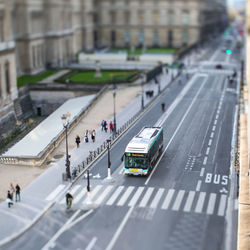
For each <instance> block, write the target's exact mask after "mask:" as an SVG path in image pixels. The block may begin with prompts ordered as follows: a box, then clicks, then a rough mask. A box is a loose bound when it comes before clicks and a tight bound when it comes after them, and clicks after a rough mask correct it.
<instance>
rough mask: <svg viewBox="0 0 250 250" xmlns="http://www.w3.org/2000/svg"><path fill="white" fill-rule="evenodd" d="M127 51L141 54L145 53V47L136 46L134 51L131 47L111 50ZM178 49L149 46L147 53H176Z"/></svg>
mask: <svg viewBox="0 0 250 250" xmlns="http://www.w3.org/2000/svg"><path fill="white" fill-rule="evenodd" d="M119 51H121V52H127V53H128V54H129V55H130V54H134V55H141V54H142V53H143V49H139V48H136V49H135V50H134V52H133V53H132V51H131V50H130V49H112V50H110V52H119ZM175 51H176V49H173V48H147V49H146V51H145V53H156V54H164V53H174V52H175Z"/></svg>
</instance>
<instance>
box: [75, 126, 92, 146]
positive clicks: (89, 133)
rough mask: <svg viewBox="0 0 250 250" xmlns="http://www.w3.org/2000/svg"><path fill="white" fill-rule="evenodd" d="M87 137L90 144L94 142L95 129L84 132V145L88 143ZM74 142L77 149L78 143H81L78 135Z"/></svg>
mask: <svg viewBox="0 0 250 250" xmlns="http://www.w3.org/2000/svg"><path fill="white" fill-rule="evenodd" d="M89 136H90V138H91V140H92V142H95V138H96V132H95V129H93V130H92V131H91V132H90V131H89V130H88V129H87V130H86V131H85V134H84V142H86V143H88V142H89ZM75 142H76V146H77V147H78V148H79V146H80V143H81V138H80V136H79V135H77V136H76V139H75Z"/></svg>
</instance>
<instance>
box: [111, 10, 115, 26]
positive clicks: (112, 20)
mask: <svg viewBox="0 0 250 250" xmlns="http://www.w3.org/2000/svg"><path fill="white" fill-rule="evenodd" d="M110 17H111V24H115V23H116V16H115V12H114V11H111V13H110Z"/></svg>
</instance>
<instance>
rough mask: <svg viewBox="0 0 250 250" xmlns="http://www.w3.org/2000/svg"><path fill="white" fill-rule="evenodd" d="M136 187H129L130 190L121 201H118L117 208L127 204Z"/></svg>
mask: <svg viewBox="0 0 250 250" xmlns="http://www.w3.org/2000/svg"><path fill="white" fill-rule="evenodd" d="M134 188H135V187H131V186H130V187H128V189H127V190H126V191H125V193H124V194H123V196H122V197H121V199H120V200H119V201H118V203H117V206H123V205H124V204H125V202H126V201H127V199H128V197H129V195H130V194H131V193H132V191H133V190H134Z"/></svg>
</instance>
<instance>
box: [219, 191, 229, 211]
mask: <svg viewBox="0 0 250 250" xmlns="http://www.w3.org/2000/svg"><path fill="white" fill-rule="evenodd" d="M226 202H227V196H226V195H225V194H223V195H221V197H220V204H219V208H218V215H219V216H224V213H225V209H226V204H227V203H226Z"/></svg>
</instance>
